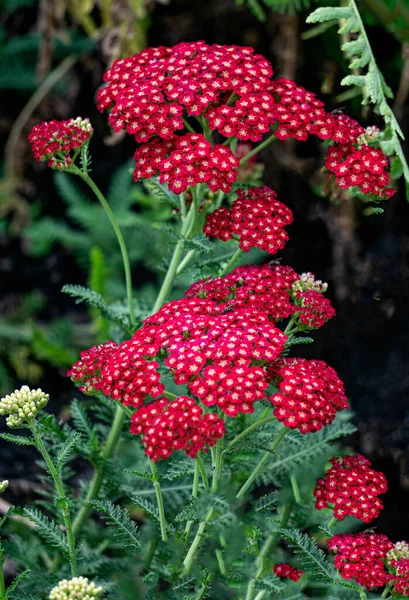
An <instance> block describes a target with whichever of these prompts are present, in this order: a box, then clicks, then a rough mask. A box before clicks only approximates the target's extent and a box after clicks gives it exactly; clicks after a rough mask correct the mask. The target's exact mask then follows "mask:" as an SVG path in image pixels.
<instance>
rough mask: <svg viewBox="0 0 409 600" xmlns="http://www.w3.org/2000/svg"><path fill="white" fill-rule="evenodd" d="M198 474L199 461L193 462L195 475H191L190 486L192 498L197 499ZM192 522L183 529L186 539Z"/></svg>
mask: <svg viewBox="0 0 409 600" xmlns="http://www.w3.org/2000/svg"><path fill="white" fill-rule="evenodd" d="M199 474H200V466H199V461H198V460H197V458H196V460H195V473H194V475H193V486H192V498H197V495H198V492H199ZM192 525H193V521H188V522H187V523H186V527H185V537H186V539H187V538H188V537H189V533H190V530H191V529H192Z"/></svg>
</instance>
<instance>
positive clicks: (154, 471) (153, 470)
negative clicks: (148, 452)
mask: <svg viewBox="0 0 409 600" xmlns="http://www.w3.org/2000/svg"><path fill="white" fill-rule="evenodd" d="M149 466H150V468H151V473H152V477H153V479H152V481H153V487H154V488H155V494H156V502H157V503H158V510H159V523H160V533H161V536H162V542H166V540H167V539H168V536H167V533H166V518H165V507H164V505H163V496H162V490H161V489H160V483H159V473H158V469H157V468H156V464H155V463H154V462H153V460H151V459H149Z"/></svg>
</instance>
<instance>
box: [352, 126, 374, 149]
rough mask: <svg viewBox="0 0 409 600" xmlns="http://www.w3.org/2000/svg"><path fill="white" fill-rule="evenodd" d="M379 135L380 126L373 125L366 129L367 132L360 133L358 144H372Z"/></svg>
mask: <svg viewBox="0 0 409 600" xmlns="http://www.w3.org/2000/svg"><path fill="white" fill-rule="evenodd" d="M378 135H379V127H377V126H376V125H371V126H370V127H367V128H366V129H365V133H363V134H362V135H360V136H359V137H358V139H357V144H358V146H359V147H360V146H362V145H363V144H370V143H371V142H373V141H375V140H376V138H377V137H378Z"/></svg>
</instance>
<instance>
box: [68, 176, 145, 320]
mask: <svg viewBox="0 0 409 600" xmlns="http://www.w3.org/2000/svg"><path fill="white" fill-rule="evenodd" d="M73 172H74V173H75V174H76V175H79V176H80V177H81V178H82V179H83V180H84V181H85V183H86V184H87V185H88V186H89V187H90V188H91V190H92V191H93V192H94V194H95V196H96V197H97V198H98V200H99V201H100V203H101V205H102V207H103V208H104V210H105V212H106V214H107V216H108V218H109V220H110V221H111V225H112V227H113V229H114V231H115V235H116V238H117V240H118V244H119V247H120V249H121V254H122V261H123V263H124V270H125V282H126V293H127V297H128V308H129V318H130V320H131V324H132V327H134V328H135V326H136V319H135V313H134V308H133V298H132V279H131V266H130V264H129V256H128V252H127V249H126V245H125V241H124V238H123V235H122V232H121V229H120V227H119V225H118V221H117V220H116V217H115V215H114V213H113V212H112V209H111V207H110V206H109V204H108V202H107V201H106V199H105V196H104V194H103V193H102V192H101V190H100V189H99V187H98V186H97V185H96V184H95V183H94V181H93V180H92V179H91V177H90V176H89V175H88V174H86V173H84V172H83V171H80V170H79V169H76V170H75V171H73Z"/></svg>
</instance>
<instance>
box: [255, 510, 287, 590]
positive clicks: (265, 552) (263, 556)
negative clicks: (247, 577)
mask: <svg viewBox="0 0 409 600" xmlns="http://www.w3.org/2000/svg"><path fill="white" fill-rule="evenodd" d="M290 513H291V504H290V503H287V504H285V505H284V508H283V514H282V516H281V521H280V527H285V526H286V525H287V521H288V518H289V516H290ZM278 538H279V536H278V534H277V532H276V531H273V533H271V534H270V535H269V536H268V538H267V539H266V541H265V542H264V546H263V547H262V549H261V552H260V555H259V557H258V569H257V573H256V579H262V578H263V576H264V572H265V571H266V561H267V559H268V557H269V556H270V554H271V552H272V550H273V549H274V547H275V545H276V544H277V542H278Z"/></svg>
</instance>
